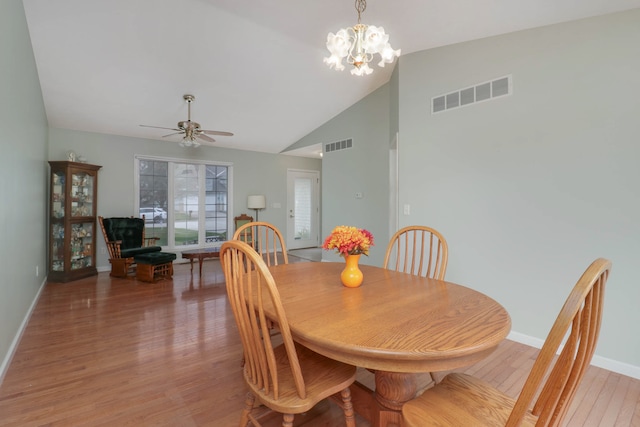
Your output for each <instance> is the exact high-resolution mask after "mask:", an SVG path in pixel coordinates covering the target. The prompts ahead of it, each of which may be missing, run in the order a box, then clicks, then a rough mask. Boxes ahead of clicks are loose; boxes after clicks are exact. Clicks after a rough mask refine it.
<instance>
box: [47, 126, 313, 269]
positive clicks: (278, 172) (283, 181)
mask: <svg viewBox="0 0 640 427" xmlns="http://www.w3.org/2000/svg"><path fill="white" fill-rule="evenodd" d="M49 140H50V148H49V158H50V159H51V160H64V159H65V158H66V152H67V151H68V150H74V151H75V152H76V153H77V154H79V155H82V156H84V157H86V158H87V161H88V162H89V163H92V164H97V165H101V166H102V169H100V171H99V173H98V208H97V212H98V215H102V216H123V215H124V216H126V215H136V212H135V211H134V206H135V200H134V186H133V182H134V156H135V155H136V154H139V155H151V156H158V157H165V158H178V159H186V160H189V159H192V160H215V161H220V162H228V163H232V164H233V195H232V196H233V215H234V216H236V215H239V214H240V213H243V212H244V213H247V214H249V215H252V216H255V214H254V211H252V210H249V209H247V196H248V195H249V194H264V195H265V196H266V197H267V209H265V210H262V211H260V220H261V221H267V222H271V223H272V224H275V225H276V226H277V227H278V228H279V229H280V230H281V231H282V233H283V234H284V235H285V238H286V230H287V227H286V225H287V224H286V219H287V217H286V206H287V169H289V168H290V169H306V170H316V171H320V170H321V161H320V160H318V159H311V158H304V157H295V156H286V155H282V154H267V153H258V152H253V151H241V150H231V149H225V148H217V147H205V146H200V147H198V148H196V149H187V148H182V147H180V146H179V145H178V144H177V143H176V142H169V141H158V140H150V139H140V138H129V137H123V136H115V135H105V134H97V133H89V132H78V131H72V130H66V129H53V128H52V129H50V131H49ZM273 203H280V206H281V208H273V207H272V204H273ZM96 241H97V251H98V252H97V253H98V259H97V261H96V263H97V267H98V269H99V270H104V269H108V267H109V258H108V256H107V254H106V247H105V244H104V238H103V236H102V234H100V235H99V236H97V239H96Z"/></svg>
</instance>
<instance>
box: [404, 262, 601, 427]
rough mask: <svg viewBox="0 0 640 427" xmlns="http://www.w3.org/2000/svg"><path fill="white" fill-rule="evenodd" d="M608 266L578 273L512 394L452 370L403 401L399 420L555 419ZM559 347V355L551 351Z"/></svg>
mask: <svg viewBox="0 0 640 427" xmlns="http://www.w3.org/2000/svg"><path fill="white" fill-rule="evenodd" d="M610 270H611V262H610V261H608V260H606V259H602V258H599V259H597V260H595V261H594V262H593V263H592V264H591V265H590V266H589V267H588V268H587V270H586V271H585V272H584V273H583V274H582V277H580V279H579V280H578V283H576V285H575V286H574V288H573V290H572V291H571V294H569V297H568V298H567V300H566V302H565V303H564V306H563V307H562V309H561V310H560V314H559V315H558V317H557V318H556V321H555V323H554V324H553V326H552V328H551V331H550V332H549V335H548V336H547V339H546V340H545V342H544V345H543V346H542V349H541V350H540V353H539V354H538V357H537V358H536V361H535V362H534V364H533V367H532V368H531V372H530V373H529V377H528V378H527V380H526V382H525V383H524V387H523V388H522V391H521V392H520V395H519V396H518V399H517V400H514V399H512V398H510V397H509V396H507V395H506V394H504V393H502V392H500V391H499V390H497V389H495V388H494V387H492V386H491V385H490V384H488V383H486V382H484V381H482V380H479V379H477V378H475V377H472V376H470V375H465V374H458V373H453V374H449V375H447V376H446V377H445V378H444V380H442V381H441V382H440V383H439V384H437V385H435V386H434V387H432V388H430V389H428V390H426V391H425V392H424V393H423V394H422V395H421V396H420V397H417V398H416V399H413V400H411V401H409V402H407V403H405V404H404V406H403V407H402V419H403V420H404V426H407V427H423V426H430V425H438V426H452V427H453V426H455V427H458V426H477V427H482V426H506V427H516V426H536V427H556V426H559V425H561V423H562V421H563V419H564V417H565V415H566V413H567V410H568V409H569V405H570V404H571V401H572V399H573V397H574V396H575V392H576V389H577V387H578V385H579V384H580V380H581V379H582V377H583V375H584V373H585V371H586V370H587V368H588V367H589V363H590V362H591V358H592V356H593V352H594V350H595V347H596V343H597V341H598V335H599V332H600V322H601V320H602V307H603V302H604V286H605V283H606V282H607V278H608V277H609V272H610ZM565 338H566V341H564V339H565ZM559 349H561V351H560V353H559V356H558V357H555V356H556V354H557V352H558V350H559ZM536 396H537V398H536ZM534 399H535V404H533V402H534ZM532 404H533V406H532Z"/></svg>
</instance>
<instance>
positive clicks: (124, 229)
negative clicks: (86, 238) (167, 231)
mask: <svg viewBox="0 0 640 427" xmlns="http://www.w3.org/2000/svg"><path fill="white" fill-rule="evenodd" d="M98 222H99V223H100V228H101V229H102V234H103V236H104V241H105V243H106V244H107V250H108V251H109V262H110V263H111V276H114V277H127V275H128V274H129V272H130V269H131V268H132V266H133V264H134V263H135V260H134V257H135V256H136V255H141V254H145V253H150V252H160V250H161V249H162V248H161V247H160V246H157V241H158V239H159V238H158V237H149V238H145V236H144V218H133V217H112V218H103V217H101V216H99V217H98Z"/></svg>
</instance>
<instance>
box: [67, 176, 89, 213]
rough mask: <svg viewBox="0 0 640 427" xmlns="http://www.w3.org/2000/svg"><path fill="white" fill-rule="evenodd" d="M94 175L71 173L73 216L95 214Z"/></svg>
mask: <svg viewBox="0 0 640 427" xmlns="http://www.w3.org/2000/svg"><path fill="white" fill-rule="evenodd" d="M93 215H94V213H93V175H90V174H88V173H86V172H74V173H72V174H71V216H73V217H77V216H93Z"/></svg>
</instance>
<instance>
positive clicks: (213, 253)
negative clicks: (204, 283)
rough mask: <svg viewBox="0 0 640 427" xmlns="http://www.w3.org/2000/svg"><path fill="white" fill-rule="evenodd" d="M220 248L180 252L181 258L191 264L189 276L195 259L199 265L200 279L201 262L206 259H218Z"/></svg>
mask: <svg viewBox="0 0 640 427" xmlns="http://www.w3.org/2000/svg"><path fill="white" fill-rule="evenodd" d="M219 257H220V248H201V249H191V250H189V251H182V258H184V259H188V260H189V261H190V262H191V274H193V260H194V259H197V260H198V264H199V265H200V277H202V261H204V260H205V259H206V258H219Z"/></svg>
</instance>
